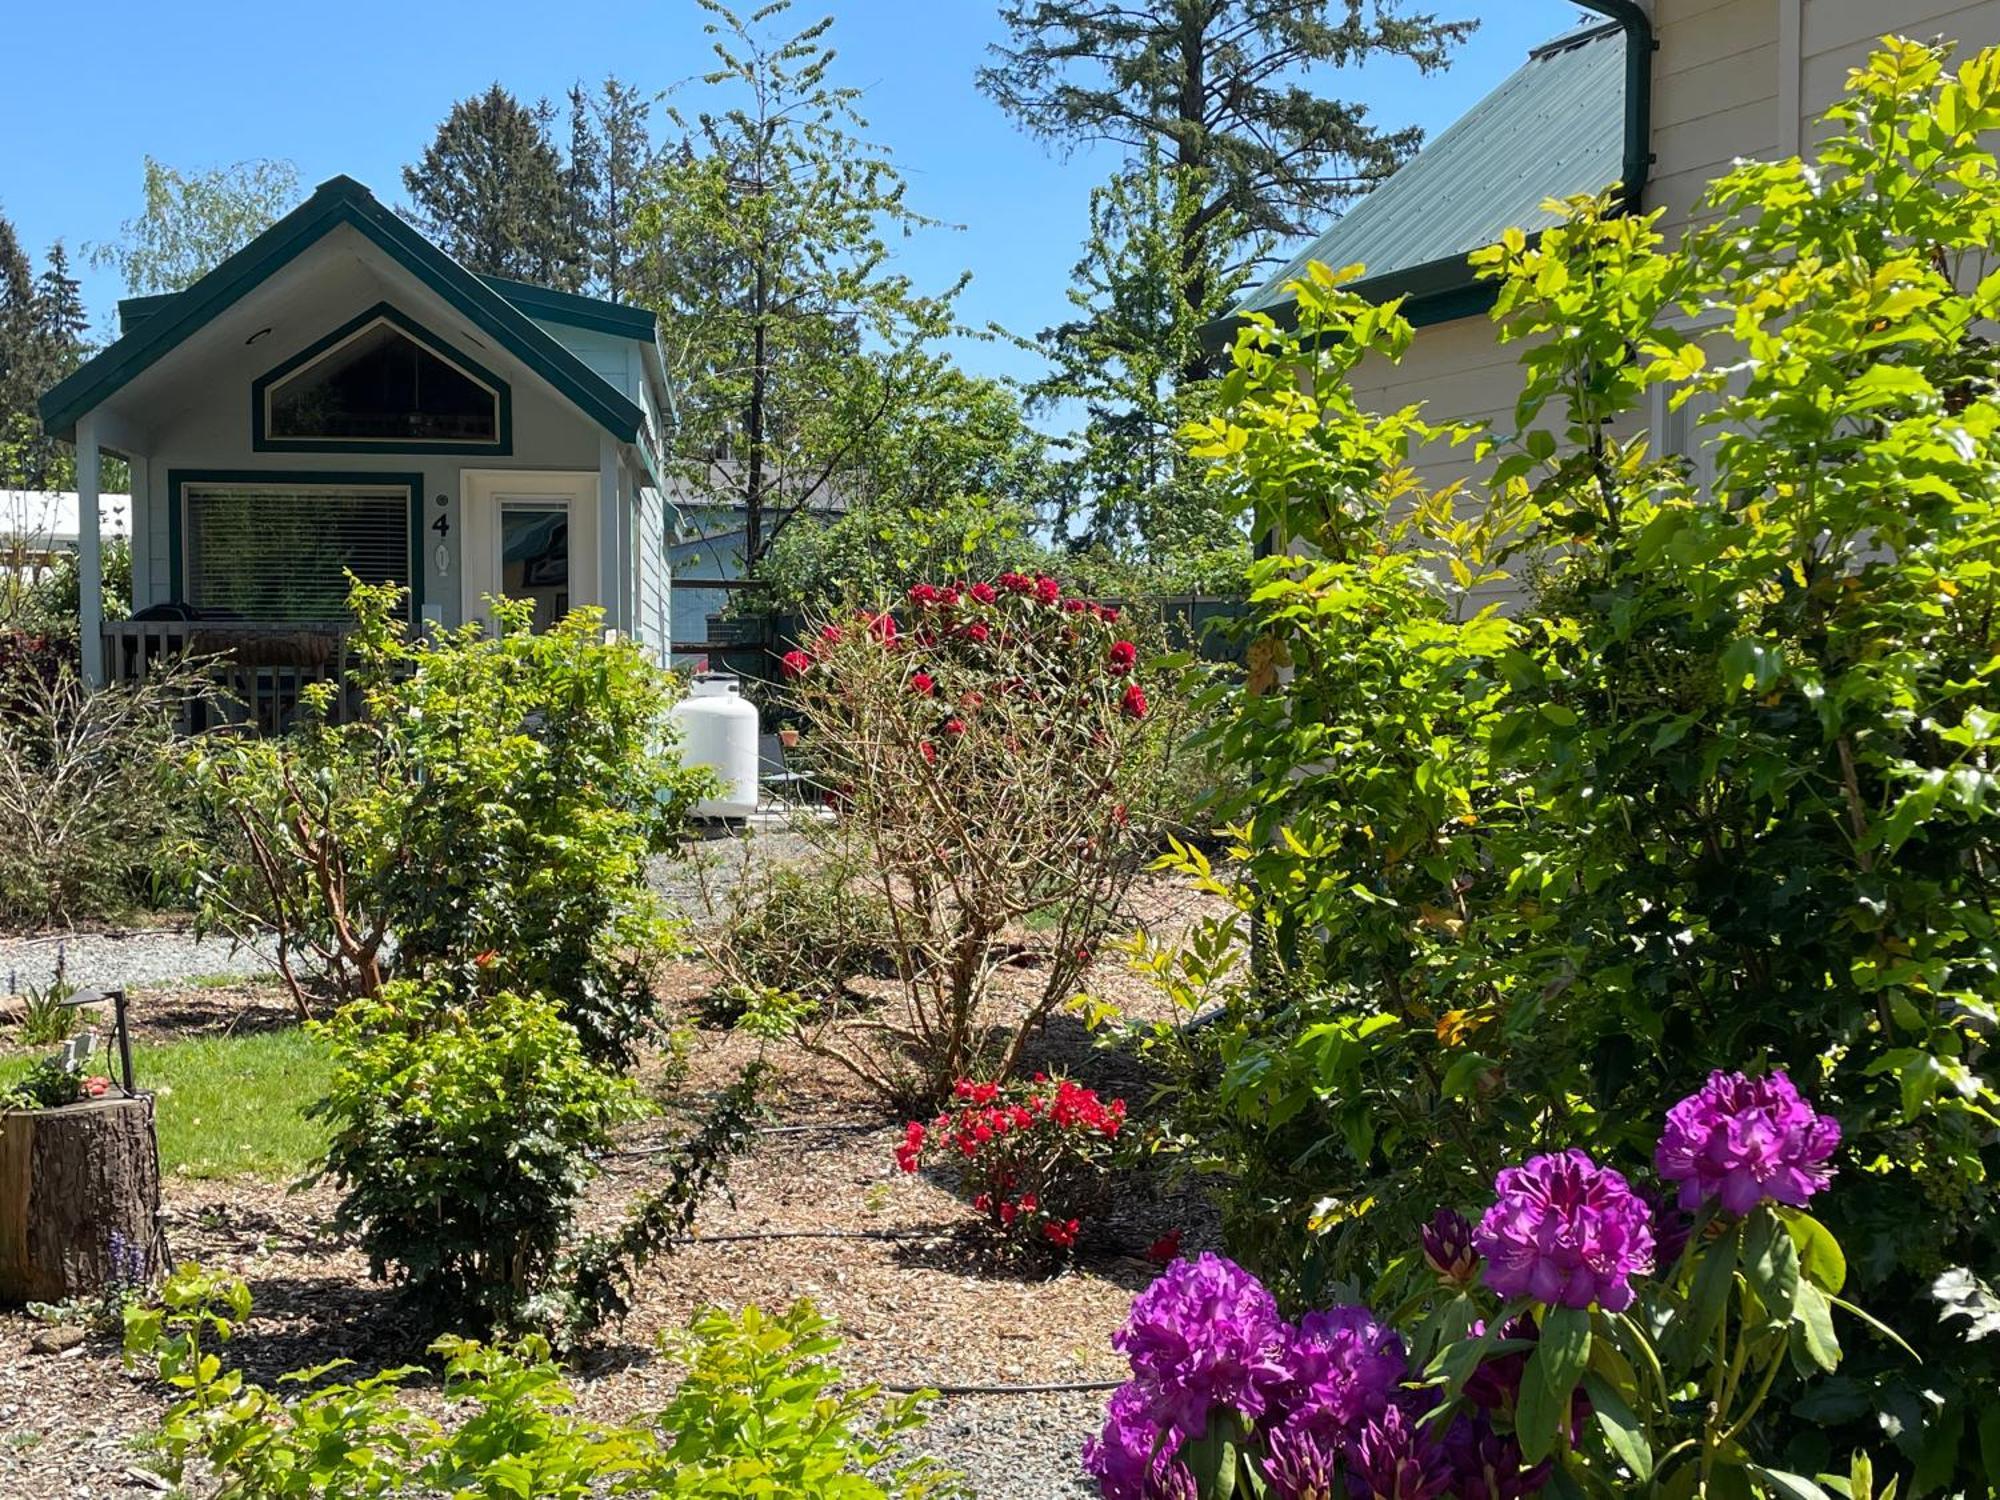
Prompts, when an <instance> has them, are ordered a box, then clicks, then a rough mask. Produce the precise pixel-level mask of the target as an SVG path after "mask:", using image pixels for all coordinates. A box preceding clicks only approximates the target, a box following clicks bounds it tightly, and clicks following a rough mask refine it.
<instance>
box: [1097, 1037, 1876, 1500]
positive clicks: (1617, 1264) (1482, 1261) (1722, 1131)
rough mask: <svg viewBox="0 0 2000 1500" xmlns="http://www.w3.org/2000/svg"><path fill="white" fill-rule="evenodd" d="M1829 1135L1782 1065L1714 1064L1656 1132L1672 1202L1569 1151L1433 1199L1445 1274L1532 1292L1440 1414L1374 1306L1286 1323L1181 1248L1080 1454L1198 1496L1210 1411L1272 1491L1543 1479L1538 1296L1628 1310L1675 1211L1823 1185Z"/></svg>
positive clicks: (1156, 1489) (1427, 1241)
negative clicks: (1530, 1457) (1473, 1214)
mask: <svg viewBox="0 0 2000 1500" xmlns="http://www.w3.org/2000/svg"><path fill="white" fill-rule="evenodd" d="M1839 1138H1840V1132H1839V1126H1838V1125H1837V1123H1836V1122H1835V1121H1834V1120H1832V1119H1831V1118H1829V1117H1827V1116H1824V1115H1818V1114H1815V1113H1814V1111H1813V1109H1812V1107H1811V1106H1810V1105H1809V1104H1808V1103H1807V1102H1806V1101H1804V1100H1802V1099H1801V1098H1800V1097H1799V1095H1798V1092H1797V1090H1796V1089H1794V1088H1793V1087H1792V1084H1791V1081H1790V1080H1789V1079H1787V1078H1786V1077H1785V1075H1784V1074H1783V1073H1775V1074H1772V1075H1771V1076H1770V1077H1768V1078H1763V1079H1753V1078H1750V1077H1747V1076H1745V1075H1743V1074H1740V1073H1735V1074H1723V1073H1717V1074H1715V1075H1714V1076H1713V1077H1711V1078H1710V1079H1709V1081H1708V1083H1707V1084H1706V1085H1705V1086H1704V1087H1703V1088H1702V1089H1701V1091H1700V1092H1699V1093H1697V1094H1694V1095H1691V1096H1690V1097H1688V1098H1686V1099H1684V1100H1682V1101H1681V1102H1680V1103H1679V1104H1677V1105H1675V1106H1674V1107H1673V1109H1672V1110H1671V1111H1670V1112H1669V1114H1668V1116H1667V1124H1666V1128H1665V1131H1664V1133H1663V1135H1662V1136H1661V1139H1660V1142H1659V1148H1658V1153H1657V1165H1658V1167H1659V1171H1660V1175H1661V1176H1662V1177H1663V1178H1664V1179H1666V1180H1667V1181H1669V1182H1677V1183H1679V1184H1680V1195H1679V1205H1678V1207H1676V1206H1675V1205H1674V1204H1673V1203H1672V1202H1671V1201H1669V1200H1667V1199H1666V1198H1665V1197H1664V1195H1662V1197H1661V1199H1659V1200H1656V1201H1648V1200H1647V1199H1646V1198H1644V1197H1642V1196H1640V1195H1639V1194H1638V1193H1636V1192H1634V1191H1633V1189H1632V1187H1631V1185H1630V1184H1629V1183H1628V1182H1627V1181H1626V1179H1625V1177H1624V1176H1623V1175H1622V1174H1620V1173H1619V1172H1617V1171H1614V1170H1613V1169H1611V1168H1609V1167H1606V1166H1601V1165H1599V1164H1598V1163H1597V1162H1595V1161H1594V1160H1592V1159H1591V1157H1590V1156H1589V1155H1588V1154H1587V1153H1585V1152H1583V1151H1577V1150H1570V1151H1560V1152H1553V1153H1550V1154H1548V1155H1544V1156H1537V1157H1533V1158H1531V1159H1530V1160H1528V1161H1526V1162H1523V1163H1522V1164H1520V1165H1519V1166H1512V1167H1508V1168H1505V1169H1504V1170H1502V1171H1501V1172H1500V1174H1499V1176H1498V1177H1497V1178H1496V1179H1495V1182H1494V1194H1495V1202H1494V1203H1493V1205H1492V1207H1491V1208H1489V1209H1488V1210H1487V1211H1486V1212H1485V1214H1484V1215H1483V1216H1482V1218H1481V1219H1480V1221H1479V1224H1478V1226H1477V1227H1476V1228H1475V1227H1474V1226H1473V1225H1472V1224H1471V1223H1470V1222H1469V1221H1468V1220H1466V1219H1465V1218H1464V1217H1462V1216H1461V1215H1459V1214H1457V1213H1455V1212H1453V1211H1451V1210H1449V1209H1443V1210H1440V1211H1439V1212H1438V1214H1437V1215H1436V1216H1435V1217H1434V1218H1433V1219H1432V1220H1431V1221H1430V1223H1429V1224H1427V1225H1425V1226H1424V1228H1423V1231H1422V1236H1421V1238H1422V1249H1423V1259H1424V1262H1425V1263H1426V1264H1427V1265H1428V1266H1429V1268H1430V1269H1431V1271H1432V1272H1434V1273H1435V1274H1436V1276H1437V1278H1438V1280H1439V1282H1440V1283H1441V1284H1442V1286H1443V1287H1444V1288H1446V1289H1448V1290H1449V1291H1450V1292H1451V1293H1452V1294H1453V1295H1454V1296H1455V1297H1465V1296H1467V1295H1469V1294H1470V1293H1471V1290H1472V1288H1473V1287H1474V1286H1475V1285H1476V1284H1477V1283H1479V1282H1480V1281H1482V1280H1483V1281H1484V1283H1485V1285H1486V1286H1487V1287H1488V1288H1489V1289H1490V1290H1491V1291H1492V1292H1495V1293H1498V1294H1499V1295H1500V1296H1502V1297H1506V1298H1510V1299H1521V1300H1523V1301H1526V1302H1529V1303H1533V1304H1539V1310H1538V1309H1536V1308H1530V1310H1529V1311H1528V1312H1527V1313H1522V1314H1518V1315H1516V1316H1513V1317H1510V1318H1509V1320H1508V1321H1507V1322H1506V1323H1505V1324H1503V1325H1501V1326H1499V1327H1498V1328H1497V1329H1496V1330H1495V1331H1494V1333H1493V1334H1492V1335H1491V1336H1490V1337H1488V1336H1487V1335H1486V1333H1485V1329H1486V1325H1485V1324H1484V1323H1479V1322H1475V1323H1473V1325H1472V1329H1471V1334H1472V1336H1473V1337H1475V1338H1486V1339H1487V1343H1486V1347H1485V1349H1484V1350H1483V1352H1482V1354H1481V1357H1480V1359H1479V1362H1478V1363H1477V1364H1476V1365H1475V1366H1474V1367H1473V1368H1472V1369H1471V1370H1470V1371H1469V1372H1467V1373H1466V1376H1465V1378H1464V1380H1463V1382H1462V1387H1461V1389H1460V1395H1459V1398H1458V1400H1457V1402H1456V1404H1455V1406H1454V1407H1453V1409H1450V1410H1440V1409H1439V1405H1438V1403H1439V1401H1440V1400H1441V1399H1442V1398H1441V1394H1440V1392H1439V1391H1438V1390H1437V1389H1436V1388H1435V1387H1434V1386H1424V1385H1420V1384H1415V1383H1413V1382H1414V1381H1415V1380H1416V1378H1417V1374H1418V1372H1416V1371H1413V1370H1412V1369H1411V1368H1410V1366H1409V1359H1408V1354H1407V1351H1406V1349H1405V1346H1404V1343H1403V1339H1402V1337H1401V1335H1400V1334H1399V1333H1398V1332H1397V1331H1396V1329H1395V1328H1394V1327H1392V1326H1391V1325H1389V1324H1388V1323H1386V1322H1384V1321H1382V1320H1381V1319H1379V1318H1377V1316H1376V1315H1375V1314H1374V1313H1373V1312H1371V1311H1370V1310H1369V1309H1368V1308H1366V1307H1360V1306H1346V1307H1336V1308H1333V1309H1330V1310H1327V1311H1322V1312H1311V1313H1308V1314H1306V1315H1305V1316H1304V1317H1303V1318H1301V1319H1300V1320H1299V1321H1298V1322H1297V1323H1296V1324H1290V1323H1286V1322H1284V1321H1283V1320H1282V1319H1281V1318H1280V1317H1279V1315H1278V1310H1277V1306H1276V1303H1275V1302H1274V1301H1273V1300H1272V1298H1271V1296H1270V1294H1269V1292H1267V1291H1266V1290H1265V1288H1264V1287H1263V1286H1262V1285H1261V1284H1260V1283H1259V1282H1258V1281H1257V1279H1256V1278H1255V1277H1254V1276H1252V1275H1250V1273H1249V1272H1247V1271H1245V1270H1243V1269H1242V1268H1241V1267H1239V1266H1237V1265H1235V1264H1233V1263H1232V1262H1230V1261H1227V1260H1224V1259H1221V1258H1220V1257H1218V1256H1215V1255H1202V1256H1200V1257H1198V1258H1197V1259H1195V1260H1191V1261H1190V1260H1176V1261H1174V1262H1173V1263H1172V1264H1171V1265H1170V1266H1169V1267H1168V1269H1167V1270H1166V1271H1165V1273H1164V1274H1162V1275H1161V1276H1160V1278H1159V1279H1158V1280H1157V1281H1155V1282H1154V1283H1153V1285H1152V1286H1150V1287H1149V1288H1147V1289H1146V1291H1144V1292H1143V1293H1141V1294H1140V1296H1139V1297H1138V1299H1137V1300H1136V1301H1135V1302H1134V1303H1133V1305H1132V1314H1131V1318H1130V1320H1129V1321H1128V1323H1127V1324H1126V1326H1125V1328H1124V1329H1123V1330H1121V1331H1120V1332H1119V1333H1118V1334H1117V1335H1116V1336H1114V1338H1113V1340H1112V1343H1113V1344H1114V1345H1115V1346H1116V1347H1117V1348H1118V1349H1119V1350H1120V1351H1122V1352H1123V1353H1124V1354H1125V1356H1126V1358H1127V1360H1128V1361H1129V1362H1130V1365H1131V1369H1132V1378H1131V1380H1130V1381H1128V1382H1127V1383H1126V1384H1125V1385H1124V1386H1123V1387H1121V1388H1120V1390H1119V1392H1118V1394H1117V1396H1116V1397H1114V1398H1113V1400H1112V1403H1111V1409H1110V1414H1109V1420H1108V1421H1107V1422H1106V1424H1105V1427H1104V1430H1103V1432H1102V1433H1101V1434H1100V1435H1099V1436H1098V1437H1097V1438H1096V1439H1094V1440H1092V1441H1091V1442H1090V1443H1089V1444H1087V1445H1086V1446H1085V1449H1084V1465H1085V1467H1086V1469H1088V1470H1089V1472H1090V1473H1091V1474H1092V1475H1094V1476H1095V1477H1096V1479H1097V1481H1098V1484H1099V1487H1100V1489H1101V1491H1102V1493H1103V1494H1104V1496H1105V1497H1106V1500H1155V1497H1157V1496H1163V1495H1180V1494H1199V1493H1200V1491H1199V1489H1198V1487H1197V1486H1196V1485H1195V1483H1194V1481H1193V1476H1192V1473H1191V1472H1190V1471H1189V1470H1188V1468H1187V1467H1186V1465H1185V1464H1184V1463H1183V1462H1182V1449H1183V1447H1184V1446H1185V1445H1186V1444H1188V1443H1190V1442H1193V1441H1195V1440H1197V1439H1200V1438H1202V1437H1204V1436H1205V1435H1208V1434H1210V1433H1212V1432H1215V1431H1217V1430H1218V1424H1220V1428H1219V1430H1221V1431H1223V1432H1226V1433H1229V1434H1231V1435H1232V1436H1233V1437H1234V1438H1235V1440H1236V1441H1237V1442H1238V1443H1239V1444H1240V1445H1241V1446H1243V1447H1244V1448H1245V1450H1246V1451H1247V1452H1249V1453H1250V1454H1252V1455H1254V1457H1253V1458H1252V1460H1251V1461H1252V1462H1253V1463H1254V1464H1255V1465H1256V1466H1257V1473H1258V1474H1259V1476H1260V1477H1261V1478H1262V1480H1263V1481H1264V1483H1265V1485H1266V1486H1267V1489H1268V1493H1269V1494H1270V1495H1272V1496H1274V1497H1275V1500H1327V1497H1330V1496H1332V1495H1335V1494H1347V1495H1352V1496H1357V1497H1374V1500H1434V1497H1447V1496H1449V1497H1472V1500H1526V1497H1529V1496H1533V1495H1537V1494H1540V1493H1541V1491H1542V1490H1543V1488H1544V1486H1545V1485H1546V1484H1547V1483H1548V1482H1549V1480H1550V1477H1551V1475H1552V1473H1553V1464H1552V1461H1551V1460H1549V1459H1543V1460H1542V1461H1541V1462H1539V1463H1534V1464H1530V1463H1528V1462H1527V1460H1526V1458H1525V1456H1524V1453H1523V1450H1522V1447H1521V1443H1520V1441H1519V1440H1518V1439H1517V1437H1516V1435H1515V1423H1516V1420H1517V1414H1518V1412H1519V1411H1520V1393H1521V1386H1522V1381H1523V1379H1524V1378H1525V1375H1526V1372H1527V1368H1528V1364H1529V1355H1530V1353H1531V1352H1532V1351H1533V1349H1534V1346H1535V1345H1536V1343H1537V1342H1538V1341H1539V1340H1540V1337H1541V1327H1542V1322H1543V1320H1544V1319H1545V1318H1546V1316H1547V1311H1546V1310H1547V1309H1550V1308H1556V1307H1563V1308H1592V1307H1597V1308H1602V1309H1604V1310H1605V1311H1607V1312H1620V1311H1623V1310H1624V1309H1625V1308H1627V1307H1630V1306H1631V1305H1632V1303H1633V1301H1634V1299H1635V1297H1636V1294H1637V1293H1636V1288H1635V1287H1634V1284H1633V1283H1634V1280H1635V1278H1638V1277H1641V1276H1644V1275H1646V1274H1648V1273H1649V1272H1651V1270H1652V1269H1653V1265H1654V1260H1655V1256H1656V1254H1659V1255H1660V1256H1662V1258H1663V1259H1665V1260H1666V1261H1668V1262H1671V1261H1672V1259H1673V1258H1674V1257H1675V1256H1677V1255H1678V1254H1679V1252H1680V1249H1681V1247H1682V1245H1683V1244H1684V1243H1685V1241H1686V1239H1687V1236H1688V1233H1689V1230H1690V1228H1691V1221H1690V1220H1688V1219H1687V1218H1686V1214H1685V1211H1686V1210H1693V1209H1697V1208H1701V1207H1703V1206H1704V1205H1705V1204H1709V1203H1713V1204H1714V1205H1715V1206H1716V1207H1718V1208H1720V1210H1721V1211H1723V1212H1725V1213H1731V1214H1743V1213H1748V1212H1750V1211H1751V1210H1752V1209H1754V1208H1756V1207H1757V1206H1758V1205H1759V1204H1760V1203H1765V1202H1770V1203H1777V1204H1786V1205H1798V1204H1801V1203H1803V1202H1804V1201H1805V1200H1806V1199H1807V1198H1809V1197H1811V1196H1812V1195H1813V1194H1814V1193H1816V1192H1818V1191H1819V1190H1820V1189H1821V1188H1823V1187H1825V1186H1826V1184H1827V1182H1828V1180H1829V1178H1830V1176H1831V1171H1832V1169H1831V1167H1830V1166H1829V1165H1828V1162H1829V1159H1830V1158H1831V1156H1832V1154H1833V1151H1834V1148H1835V1146H1836V1144H1837V1143H1838V1141H1839ZM1175 1249H1176V1250H1177V1249H1178V1245H1177V1244H1176V1246H1175ZM1516 1306H1518V1303H1517V1304H1516ZM1559 1410H1560V1409H1559ZM1591 1414H1592V1407H1591V1403H1590V1400H1589V1398H1588V1397H1587V1396H1586V1395H1585V1393H1584V1392H1583V1391H1582V1390H1580V1389H1579V1390H1577V1391H1575V1392H1573V1393H1572V1396H1571V1398H1570V1401H1569V1405H1568V1408H1567V1412H1566V1417H1565V1416H1558V1418H1557V1422H1558V1424H1560V1423H1561V1422H1563V1421H1565V1420H1566V1422H1567V1425H1568V1428H1569V1432H1570V1441H1571V1444H1572V1445H1574V1444H1575V1443H1576V1442H1578V1441H1580V1440H1581V1438H1582V1434H1583V1424H1584V1423H1585V1422H1586V1421H1588V1420H1589V1418H1590V1417H1591ZM1544 1446H1546V1445H1544Z"/></svg>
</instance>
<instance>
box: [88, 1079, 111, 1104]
mask: <svg viewBox="0 0 2000 1500" xmlns="http://www.w3.org/2000/svg"><path fill="white" fill-rule="evenodd" d="M83 1091H84V1092H85V1093H86V1094H88V1095H90V1097H91V1098H93V1099H102V1098H103V1097H104V1096H105V1095H106V1094H107V1093H109V1092H110V1091H111V1080H110V1079H109V1078H106V1077H105V1076H104V1075H103V1074H101V1073H93V1074H91V1075H90V1076H89V1077H88V1078H86V1079H84V1080H83Z"/></svg>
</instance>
